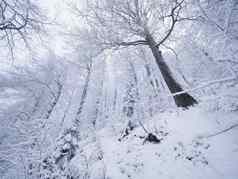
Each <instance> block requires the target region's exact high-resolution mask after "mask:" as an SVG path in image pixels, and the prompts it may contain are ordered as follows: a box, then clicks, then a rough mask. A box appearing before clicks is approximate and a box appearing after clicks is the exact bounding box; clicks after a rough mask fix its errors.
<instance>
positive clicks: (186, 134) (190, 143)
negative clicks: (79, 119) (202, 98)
mask: <svg viewBox="0 0 238 179" xmlns="http://www.w3.org/2000/svg"><path fill="white" fill-rule="evenodd" d="M237 116H238V112H232V113H231V112H227V113H224V112H212V113H211V112H209V111H205V110H204V109H202V108H200V107H196V108H192V109H190V110H186V111H173V112H166V113H160V114H157V115H156V116H155V117H154V118H152V119H148V121H146V122H145V128H146V129H147V130H148V131H149V132H152V133H153V134H156V136H157V137H158V138H159V139H160V140H161V142H160V143H156V144H153V143H149V142H147V141H145V137H146V136H147V134H146V133H145V131H144V130H143V129H142V127H137V128H135V129H134V130H133V131H132V132H131V133H130V134H129V135H128V136H127V137H124V138H123V139H122V140H121V141H119V140H118V139H119V138H120V134H119V133H118V132H116V131H115V130H114V129H115V128H114V127H113V126H111V125H110V126H109V125H108V126H107V127H105V128H103V129H101V130H100V131H99V132H96V135H95V136H96V137H94V138H91V139H87V140H89V141H81V144H80V145H79V148H80V150H79V151H78V152H77V154H76V156H75V157H74V158H73V159H72V161H71V163H70V165H69V168H70V170H71V172H70V173H71V174H72V173H73V172H74V174H73V175H74V176H76V177H79V178H80V177H88V178H91V179H101V178H107V179H158V178H162V179H199V178H209V179H236V178H237V176H238V171H237V162H238V138H237V136H238V127H237V128H236V126H235V125H236V124H238V117H237ZM232 127H233V128H232ZM230 128H231V129H230ZM228 129H230V130H228Z"/></svg>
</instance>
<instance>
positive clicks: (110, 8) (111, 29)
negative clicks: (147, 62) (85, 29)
mask: <svg viewBox="0 0 238 179" xmlns="http://www.w3.org/2000/svg"><path fill="white" fill-rule="evenodd" d="M185 5H186V3H185V0H180V1H178V0H170V1H162V0H161V1H158V0H103V1H101V0H100V1H99V0H94V1H90V2H89V1H88V3H87V9H86V11H83V12H82V11H80V10H79V9H77V8H76V6H74V9H75V12H77V13H78V14H79V15H80V16H81V17H84V18H85V20H86V22H87V23H88V25H89V26H90V28H91V29H92V32H93V33H94V36H95V40H94V42H93V43H94V44H98V45H100V46H103V48H113V47H114V48H118V47H129V46H137V45H145V46H147V47H149V48H150V49H151V52H152V54H153V56H154V59H155V61H156V63H157V65H158V68H159V70H160V72H161V74H162V76H163V78H164V80H165V82H166V84H167V86H168V88H169V90H170V92H171V93H178V92H181V91H183V89H182V87H181V85H180V84H179V83H178V82H177V81H176V80H175V78H174V77H173V74H172V72H171V70H170V68H169V66H168V65H167V64H166V62H165V60H164V58H163V56H162V52H161V46H162V45H163V44H164V43H165V42H167V41H168V40H169V38H170V37H171V35H172V33H173V31H174V29H175V26H176V24H177V23H178V22H181V21H184V20H188V19H189V20H191V19H190V18H188V17H183V16H182V14H183V13H182V11H183V9H184V6H185ZM174 101H175V103H176V105H177V106H178V107H184V108H187V107H189V106H192V105H194V104H196V103H197V101H196V100H195V99H194V98H193V97H192V96H190V95H189V94H188V93H185V92H184V93H179V94H178V95H174Z"/></svg>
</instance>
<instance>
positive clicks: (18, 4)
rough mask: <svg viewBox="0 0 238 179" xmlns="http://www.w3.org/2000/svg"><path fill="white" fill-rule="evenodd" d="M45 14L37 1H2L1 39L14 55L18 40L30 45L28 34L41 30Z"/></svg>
mask: <svg viewBox="0 0 238 179" xmlns="http://www.w3.org/2000/svg"><path fill="white" fill-rule="evenodd" d="M43 19H44V18H43V15H42V14H41V12H40V8H39V6H38V4H37V3H36V2H33V1H32V0H21V1H19V0H1V1H0V40H1V41H2V42H3V43H5V45H6V46H7V47H8V48H9V50H10V52H11V55H12V57H13V49H14V47H15V45H16V42H24V44H25V46H27V47H29V45H28V35H29V34H31V33H32V32H40V30H41V29H42V27H43V21H42V20H43Z"/></svg>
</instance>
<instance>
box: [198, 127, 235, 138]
mask: <svg viewBox="0 0 238 179" xmlns="http://www.w3.org/2000/svg"><path fill="white" fill-rule="evenodd" d="M236 127H238V124H234V125H232V126H231V127H229V128H226V129H223V130H221V131H219V132H216V133H214V134H210V135H207V136H200V137H199V138H200V139H203V138H206V139H208V138H211V137H215V136H218V135H220V134H223V133H225V132H228V131H230V130H232V129H234V128H236Z"/></svg>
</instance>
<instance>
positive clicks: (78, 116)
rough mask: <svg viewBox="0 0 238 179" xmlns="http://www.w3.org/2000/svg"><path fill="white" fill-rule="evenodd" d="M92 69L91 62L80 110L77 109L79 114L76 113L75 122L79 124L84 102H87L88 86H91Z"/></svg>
mask: <svg viewBox="0 0 238 179" xmlns="http://www.w3.org/2000/svg"><path fill="white" fill-rule="evenodd" d="M91 71H92V64H90V65H89V66H88V69H87V76H86V79H85V84H84V87H83V92H82V96H81V99H80V104H79V108H78V111H77V114H76V119H75V123H76V125H77V126H78V125H79V123H80V115H81V113H82V110H83V107H84V103H85V100H86V98H87V93H88V87H89V82H90V77H91Z"/></svg>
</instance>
